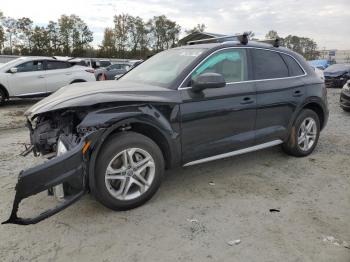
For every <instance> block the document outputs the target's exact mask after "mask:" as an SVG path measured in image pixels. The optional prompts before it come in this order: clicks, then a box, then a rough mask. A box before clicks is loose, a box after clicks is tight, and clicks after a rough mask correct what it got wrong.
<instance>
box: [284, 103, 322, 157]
mask: <svg viewBox="0 0 350 262" xmlns="http://www.w3.org/2000/svg"><path fill="white" fill-rule="evenodd" d="M319 136H320V120H319V118H318V115H317V114H316V113H315V112H314V111H312V110H310V109H304V110H302V111H301V113H300V114H299V116H298V117H297V119H296V121H295V123H294V125H293V127H292V131H291V133H290V135H289V139H288V141H287V142H286V143H284V144H283V146H282V147H283V149H284V151H285V152H286V153H287V154H290V155H293V156H297V157H302V156H307V155H309V154H311V153H312V151H314V149H315V147H316V145H317V142H318V138H319Z"/></svg>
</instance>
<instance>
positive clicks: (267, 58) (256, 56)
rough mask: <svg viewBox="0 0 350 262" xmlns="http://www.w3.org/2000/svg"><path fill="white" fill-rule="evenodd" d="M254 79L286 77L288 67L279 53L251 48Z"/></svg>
mask: <svg viewBox="0 0 350 262" xmlns="http://www.w3.org/2000/svg"><path fill="white" fill-rule="evenodd" d="M252 54H253V61H254V63H253V65H254V76H255V80H259V79H273V78H282V77H288V76H289V73H288V67H287V65H286V63H285V62H284V61H283V59H282V57H281V56H280V54H279V53H277V52H273V51H267V50H260V49H253V50H252Z"/></svg>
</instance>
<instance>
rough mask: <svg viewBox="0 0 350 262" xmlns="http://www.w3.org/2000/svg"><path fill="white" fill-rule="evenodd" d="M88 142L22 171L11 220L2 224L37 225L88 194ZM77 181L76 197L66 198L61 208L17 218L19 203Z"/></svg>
mask: <svg viewBox="0 0 350 262" xmlns="http://www.w3.org/2000/svg"><path fill="white" fill-rule="evenodd" d="M84 145H85V140H82V141H81V142H80V143H79V144H78V145H77V146H76V147H74V148H73V149H72V150H70V151H68V152H67V153H65V154H63V155H61V156H57V157H55V158H53V159H51V160H49V161H47V162H45V163H43V164H41V165H38V166H35V167H33V168H30V169H27V170H24V171H22V172H21V173H20V174H19V176H18V182H17V185H16V195H15V200H14V203H13V207H12V212H11V215H10V218H9V219H8V220H7V221H5V222H3V224H7V223H11V224H19V225H29V224H36V223H38V222H40V221H42V220H44V219H46V218H48V217H50V216H52V215H54V214H56V213H58V212H60V211H62V210H63V209H65V208H67V207H68V206H70V205H71V204H73V203H74V202H76V201H77V200H78V199H79V198H81V197H82V196H83V195H84V193H85V192H86V190H87V189H86V172H85V170H86V160H85V159H84V155H83V152H82V149H83V147H84ZM72 180H73V181H74V182H75V183H74V185H75V188H76V189H77V191H76V193H75V194H74V195H71V196H69V197H68V198H65V199H64V201H63V202H61V203H60V204H59V205H58V206H56V207H55V208H53V209H49V210H47V211H45V212H43V213H41V214H40V215H38V216H36V217H34V218H21V217H18V216H17V212H18V207H19V204H20V202H21V201H22V200H23V199H24V198H27V197H30V196H33V195H35V194H38V193H40V192H43V191H45V190H48V189H50V188H52V187H54V186H57V185H60V184H63V183H69V181H72Z"/></svg>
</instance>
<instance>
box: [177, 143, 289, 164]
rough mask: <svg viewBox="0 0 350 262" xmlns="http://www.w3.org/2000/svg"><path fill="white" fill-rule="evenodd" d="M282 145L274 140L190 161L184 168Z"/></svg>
mask: <svg viewBox="0 0 350 262" xmlns="http://www.w3.org/2000/svg"><path fill="white" fill-rule="evenodd" d="M282 143H283V141H282V140H280V139H278V140H274V141H271V142H267V143H264V144H260V145H256V146H252V147H247V148H244V149H240V150H236V151H232V152H228V153H224V154H220V155H216V156H211V157H206V158H202V159H199V160H195V161H192V162H189V163H187V164H185V165H184V166H193V165H197V164H201V163H205V162H210V161H214V160H218V159H221V158H226V157H231V156H237V155H242V154H245V153H249V152H253V151H257V150H260V149H264V148H268V147H272V146H276V145H279V144H282Z"/></svg>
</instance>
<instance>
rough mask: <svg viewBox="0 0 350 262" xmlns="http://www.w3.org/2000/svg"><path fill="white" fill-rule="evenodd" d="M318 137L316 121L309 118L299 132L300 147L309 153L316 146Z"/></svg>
mask: <svg viewBox="0 0 350 262" xmlns="http://www.w3.org/2000/svg"><path fill="white" fill-rule="evenodd" d="M316 137H317V125H316V121H315V120H314V119H313V118H311V117H307V118H305V119H304V121H303V122H302V123H301V125H300V127H299V130H298V145H299V148H300V149H301V150H303V151H308V150H310V149H311V148H312V146H313V145H314V144H315V141H316Z"/></svg>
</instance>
